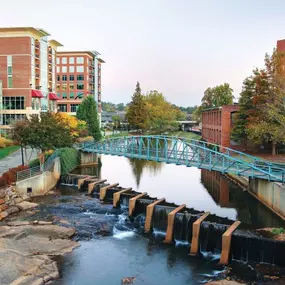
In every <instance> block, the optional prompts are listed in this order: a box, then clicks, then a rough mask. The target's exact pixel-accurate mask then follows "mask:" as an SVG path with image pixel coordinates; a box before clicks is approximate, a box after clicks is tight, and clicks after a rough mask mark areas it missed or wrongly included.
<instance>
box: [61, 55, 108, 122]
mask: <svg viewBox="0 0 285 285" xmlns="http://www.w3.org/2000/svg"><path fill="white" fill-rule="evenodd" d="M99 55H100V54H99V53H98V52H96V51H68V52H67V51H66V52H58V53H57V66H56V68H57V70H56V71H57V96H58V97H59V98H60V100H58V107H59V111H60V112H67V113H69V114H71V115H75V114H76V111H77V108H78V106H79V104H80V103H81V102H82V100H83V99H84V98H86V97H87V96H94V99H95V101H96V102H97V106H98V116H99V121H100V122H101V111H102V109H101V108H102V107H101V92H102V90H101V64H102V63H104V61H103V60H102V59H101V58H100V57H99Z"/></svg>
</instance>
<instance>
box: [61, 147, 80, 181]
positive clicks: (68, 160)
mask: <svg viewBox="0 0 285 285" xmlns="http://www.w3.org/2000/svg"><path fill="white" fill-rule="evenodd" d="M59 156H60V162H61V174H62V175H64V174H67V173H69V172H70V171H72V170H73V169H74V168H76V167H77V166H78V164H79V153H78V151H77V150H76V149H74V148H71V147H65V148H61V149H60V155H59Z"/></svg>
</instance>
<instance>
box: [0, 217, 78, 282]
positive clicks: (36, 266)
mask: <svg viewBox="0 0 285 285" xmlns="http://www.w3.org/2000/svg"><path fill="white" fill-rule="evenodd" d="M74 233H75V230H74V229H73V228H65V227H60V226H55V225H51V224H50V223H49V222H39V221H36V222H14V223H13V222H11V223H9V226H0V280H1V285H8V284H11V285H39V284H44V283H46V282H48V281H50V280H53V279H55V278H57V277H58V274H59V273H58V269H57V266H56V263H55V262H54V261H53V260H52V259H51V258H50V257H51V256H56V255H62V254H65V253H67V252H70V251H72V249H74V248H75V247H77V246H79V243H77V242H75V241H72V240H70V237H72V236H73V235H74Z"/></svg>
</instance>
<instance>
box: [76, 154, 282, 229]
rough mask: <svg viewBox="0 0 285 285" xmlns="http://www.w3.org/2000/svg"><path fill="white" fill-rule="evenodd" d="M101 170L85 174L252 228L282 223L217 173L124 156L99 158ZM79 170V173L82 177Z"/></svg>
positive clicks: (89, 171) (103, 156) (280, 224)
mask: <svg viewBox="0 0 285 285" xmlns="http://www.w3.org/2000/svg"><path fill="white" fill-rule="evenodd" d="M101 160H102V168H101V170H100V171H99V170H98V169H97V170H90V168H88V172H87V174H90V173H91V172H92V171H93V172H92V173H95V174H96V171H97V173H98V175H100V177H101V178H102V179H104V178H105V179H107V180H108V182H109V183H116V182H118V183H120V186H122V187H132V188H133V189H134V190H138V191H141V192H143V191H145V192H147V193H148V194H149V195H150V196H151V197H159V198H162V197H165V198H166V200H167V201H168V202H170V203H175V204H178V205H180V204H186V206H187V207H189V208H194V209H196V210H199V211H210V212H211V213H212V214H216V215H218V216H220V217H227V218H229V219H231V220H236V219H238V220H240V221H241V222H242V223H244V224H251V225H255V226H256V227H273V226H283V227H284V222H283V221H282V220H281V219H280V218H278V217H277V216H276V215H275V214H273V213H272V212H271V211H270V210H269V209H267V208H266V207H265V206H264V205H262V204H261V203H259V202H258V201H257V200H256V199H254V198H253V197H252V196H251V195H249V194H248V193H247V192H244V191H243V190H242V189H241V188H240V187H239V186H237V185H235V184H234V183H232V182H231V181H229V180H228V179H227V178H226V177H225V176H223V175H221V174H219V173H217V172H209V171H207V170H200V169H197V168H195V167H185V166H177V165H174V164H165V163H157V162H154V161H145V160H137V159H128V158H124V157H117V156H108V155H102V157H101ZM83 170H84V169H83V168H82V169H81V170H80V172H79V173H82V174H84V171H83Z"/></svg>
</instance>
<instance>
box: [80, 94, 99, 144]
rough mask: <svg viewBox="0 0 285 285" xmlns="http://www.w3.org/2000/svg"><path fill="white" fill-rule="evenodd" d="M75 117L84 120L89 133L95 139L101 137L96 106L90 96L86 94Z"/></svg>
mask: <svg viewBox="0 0 285 285" xmlns="http://www.w3.org/2000/svg"><path fill="white" fill-rule="evenodd" d="M76 117H77V119H78V120H81V121H85V122H86V124H87V126H88V131H89V134H90V135H91V136H92V137H93V138H94V140H95V141H99V140H100V139H101V137H102V134H101V130H100V126H99V120H98V113H97V106H96V102H95V100H94V98H93V97H92V96H88V97H86V98H85V99H84V100H83V101H82V103H81V104H80V105H79V107H78V109H77V113H76Z"/></svg>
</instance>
